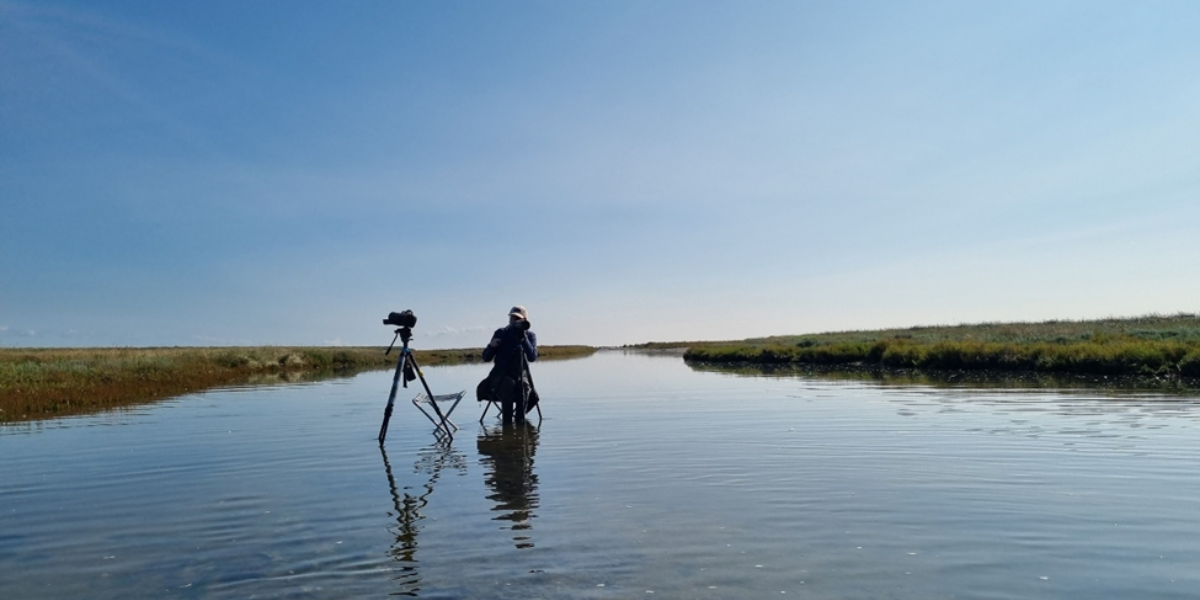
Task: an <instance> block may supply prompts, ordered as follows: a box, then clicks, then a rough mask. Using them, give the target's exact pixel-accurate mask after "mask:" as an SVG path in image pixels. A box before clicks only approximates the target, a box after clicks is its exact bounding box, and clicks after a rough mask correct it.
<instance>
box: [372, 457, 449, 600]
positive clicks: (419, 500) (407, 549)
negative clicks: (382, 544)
mask: <svg viewBox="0 0 1200 600" xmlns="http://www.w3.org/2000/svg"><path fill="white" fill-rule="evenodd" d="M379 453H380V454H382V455H383V468H384V470H386V471H387V479H388V486H389V488H390V489H391V492H392V503H393V504H394V506H395V509H396V512H395V513H394V514H393V515H392V516H393V517H395V519H396V528H395V529H394V530H393V529H392V528H391V527H389V528H388V530H389V531H391V532H392V533H393V534H394V535H395V536H396V541H395V543H393V544H392V549H391V555H392V559H393V560H395V561H396V562H398V563H400V568H399V572H400V574H399V575H398V576H396V577H395V581H396V582H397V583H399V584H400V591H399V592H396V593H395V594H394V595H397V596H416V595H418V592H420V590H421V574H420V572H419V571H418V569H417V534H418V533H420V531H421V521H424V520H425V517H424V516H423V515H422V514H421V511H422V510H423V509H424V508H425V507H426V505H428V504H429V495H430V494H432V493H433V486H434V484H435V483H437V480H438V478H439V477H441V475H442V469H445V468H447V467H449V468H451V469H454V470H456V471H458V472H459V473H460V474H465V473H466V472H467V461H466V457H465V456H464V455H463V454H462V453H461V452H458V451H456V450H454V449H453V448H451V447H449V446H446V445H442V444H434V445H432V446H429V447H426V448H424V449H423V450H422V451H421V453H420V456H418V458H417V462H416V463H415V464H414V465H413V473H417V474H424V475H426V476H428V479H427V480H426V481H425V483H424V484H423V485H421V486H420V487H419V488H414V486H411V485H406V486H404V487H403V488H400V487H399V486H398V485H397V484H396V478H395V476H393V475H392V465H391V463H389V462H388V456H387V450H386V449H384V447H383V445H380V446H379Z"/></svg>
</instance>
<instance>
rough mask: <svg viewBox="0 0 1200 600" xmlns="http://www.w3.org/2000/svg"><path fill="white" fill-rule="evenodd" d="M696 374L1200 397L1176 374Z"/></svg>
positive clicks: (798, 368)
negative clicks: (1150, 393) (1149, 393)
mask: <svg viewBox="0 0 1200 600" xmlns="http://www.w3.org/2000/svg"><path fill="white" fill-rule="evenodd" d="M687 366H688V367H690V368H691V369H692V370H694V371H700V372H710V373H727V374H730V375H742V376H747V377H799V378H806V379H823V380H831V381H848V382H851V381H863V382H873V383H876V384H879V385H884V386H899V387H907V386H912V385H927V386H931V387H939V388H941V387H969V388H975V389H1012V390H1029V389H1049V390H1056V391H1059V390H1071V389H1082V390H1113V391H1146V392H1153V393H1161V394H1184V395H1189V396H1190V395H1195V394H1196V393H1197V392H1200V379H1196V378H1194V377H1179V376H1177V375H1163V374H1154V375H1097V374H1088V373H1054V372H1037V371H996V370H992V371H988V370H982V371H976V370H953V369H945V370H919V369H898V368H888V367H878V366H864V365H858V364H845V365H819V364H812V365H810V364H753V363H737V364H728V365H727V364H715V363H703V362H693V361H688V362H687Z"/></svg>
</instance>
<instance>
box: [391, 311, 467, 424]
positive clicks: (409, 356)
mask: <svg viewBox="0 0 1200 600" xmlns="http://www.w3.org/2000/svg"><path fill="white" fill-rule="evenodd" d="M396 338H400V341H401V342H402V345H401V347H400V360H399V361H398V362H397V363H396V375H395V376H394V377H392V393H390V394H388V403H387V408H385V409H384V410H383V425H382V426H381V427H380V428H379V445H380V446H382V445H383V440H384V438H386V437H387V428H388V421H390V420H391V419H392V406H393V405H395V403H396V388H397V387H398V385H399V383H400V378H401V377H403V378H404V387H406V388H407V387H408V382H409V381H412V380H413V379H416V378H418V377H419V378H420V379H421V385H422V386H423V387H424V388H425V393H426V394H427V395H428V396H429V404H430V405H432V406H433V412H435V413H437V416H438V420H439V423H435V425H437V428H438V429H437V430H436V431H439V432H440V433H445V434H446V436H447V437H448V438H449V439H450V440H453V439H454V434H453V433H451V431H450V428H449V427H447V426H446V417H445V415H443V414H442V410H441V409H440V408H438V405H437V400H435V399H434V397H433V390H430V389H429V383H428V382H426V381H425V374H424V373H422V372H421V367H420V366H419V365H417V357H415V356H413V353H412V350H409V348H408V341H409V340H411V339H412V328H411V327H401V328H399V329H397V330H396V337H394V338H392V343H391V344H390V345H389V346H388V349H387V352H384V354H385V355H386V354H391V352H392V347H394V346H395V345H396ZM414 371H416V374H415V375H414V374H413V372H414Z"/></svg>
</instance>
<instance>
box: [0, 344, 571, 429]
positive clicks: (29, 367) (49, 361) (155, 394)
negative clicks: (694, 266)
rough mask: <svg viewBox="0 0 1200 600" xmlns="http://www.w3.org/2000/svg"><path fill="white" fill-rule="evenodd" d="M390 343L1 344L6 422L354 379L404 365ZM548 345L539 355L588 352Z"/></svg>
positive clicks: (473, 351)
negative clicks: (249, 388)
mask: <svg viewBox="0 0 1200 600" xmlns="http://www.w3.org/2000/svg"><path fill="white" fill-rule="evenodd" d="M385 349H386V347H384V346H379V347H374V346H356V347H323V346H313V347H304V346H255V347H218V348H205V347H173V348H0V423H18V422H25V421H37V420H43V419H53V418H57V417H65V416H71V415H79V414H88V413H94V412H100V411H104V410H110V409H117V408H124V407H131V406H137V405H141V404H147V403H151V402H156V401H159V400H165V399H167V398H173V397H176V396H180V395H183V394H189V393H195V392H200V391H204V390H209V389H214V388H220V387H226V386H230V385H238V384H245V383H250V384H255V383H272V382H276V381H302V380H312V379H322V378H329V377H350V376H353V375H355V374H358V373H362V372H365V371H373V370H389V369H394V368H395V367H396V362H397V360H398V354H397V350H393V352H392V353H391V354H390V355H384V350H385ZM593 352H595V349H594V348H591V347H588V346H544V347H542V348H539V359H541V360H562V359H569V358H579V357H583V356H588V355H590V354H592V353H593ZM479 354H480V350H479V349H477V348H470V349H451V350H413V355H414V356H415V357H416V358H417V360H418V361H419V362H420V364H421V366H422V367H431V366H435V365H452V364H467V363H474V362H482V359H481V357H480V355H479Z"/></svg>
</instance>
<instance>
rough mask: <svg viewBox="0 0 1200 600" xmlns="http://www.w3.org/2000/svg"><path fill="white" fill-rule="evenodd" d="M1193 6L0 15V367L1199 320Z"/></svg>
mask: <svg viewBox="0 0 1200 600" xmlns="http://www.w3.org/2000/svg"><path fill="white" fill-rule="evenodd" d="M1196 31H1200V3H1195V2H1188V1H1152V2H1102V1H1092V0H1088V1H1081V2H1065V1H1049V2H1047V1H1038V2H1003V3H995V2H993V3H984V2H957V1H954V2H950V1H948V2H890V1H889V2H826V1H767V0H764V1H756V2H731V1H726V2H706V1H687V2H676V1H669V0H653V1H649V2H646V1H633V0H629V1H617V0H611V1H603V2H560V1H546V2H482V1H477V2H456V1H442V2H417V1H394V2H384V1H377V2H337V3H335V2H249V3H247V2H220V1H212V2H196V3H181V2H119V1H118V2H55V1H47V2H36V3H35V2H23V1H16V2H14V1H10V0H0V345H5V346H150V345H240V344H281V345H282V344H305V345H322V344H354V345H360V344H381V345H382V344H386V343H387V342H388V341H390V339H391V331H390V329H389V328H386V327H383V326H382V325H381V324H380V320H381V319H382V318H383V317H384V316H385V315H386V314H387V313H388V312H389V311H392V310H400V309H402V308H411V309H413V310H414V311H416V313H417V315H418V316H419V318H420V322H419V324H418V326H417V330H416V336H415V339H414V342H413V344H414V346H415V347H417V348H439V347H441V348H445V347H470V346H481V345H483V344H484V343H485V342H486V340H487V337H488V334H489V332H490V330H491V329H492V328H494V327H497V326H500V325H502V324H503V323H504V320H505V314H506V313H507V310H508V308H509V307H510V306H511V305H513V304H524V305H525V306H527V307H528V308H529V311H530V320H531V321H532V322H533V324H534V328H535V330H536V331H538V334H539V338H540V340H541V341H542V343H549V344H573V343H580V344H593V345H610V344H626V343H639V342H646V341H665V340H693V339H740V338H746V337H751V336H761V335H773V334H791V333H806V332H818V331H831V330H845V329H867V328H877V327H891V326H910V325H919V324H948V323H962V322H980V321H1000V320H1027V321H1028V320H1034V321H1036V320H1046V319H1083V318H1095V317H1106V316H1130V315H1139V314H1146V313H1153V312H1158V313H1175V312H1180V311H1184V312H1196V311H1197V310H1200V300H1198V298H1200V278H1197V277H1196V272H1197V266H1196V265H1197V264H1200V77H1198V76H1197V75H1198V74H1200V36H1197V35H1196V33H1195V32H1196Z"/></svg>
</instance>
